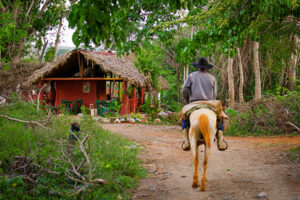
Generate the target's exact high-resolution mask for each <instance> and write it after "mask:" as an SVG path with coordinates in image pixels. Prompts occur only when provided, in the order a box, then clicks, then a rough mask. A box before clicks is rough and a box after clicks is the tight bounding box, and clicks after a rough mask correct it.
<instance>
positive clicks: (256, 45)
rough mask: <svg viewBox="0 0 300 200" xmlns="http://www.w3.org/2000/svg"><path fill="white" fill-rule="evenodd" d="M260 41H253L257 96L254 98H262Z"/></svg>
mask: <svg viewBox="0 0 300 200" xmlns="http://www.w3.org/2000/svg"><path fill="white" fill-rule="evenodd" d="M258 49H259V43H258V42H254V43H253V68H254V73H255V96H254V99H255V100H258V99H261V81H260V65H259V53H258Z"/></svg>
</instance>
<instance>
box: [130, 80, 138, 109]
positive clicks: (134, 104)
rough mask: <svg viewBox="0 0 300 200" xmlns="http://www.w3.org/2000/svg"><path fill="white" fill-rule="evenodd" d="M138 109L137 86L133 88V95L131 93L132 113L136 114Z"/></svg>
mask: <svg viewBox="0 0 300 200" xmlns="http://www.w3.org/2000/svg"><path fill="white" fill-rule="evenodd" d="M136 107H137V98H136V86H135V85H133V86H132V93H131V110H130V111H131V112H133V113H135V112H136Z"/></svg>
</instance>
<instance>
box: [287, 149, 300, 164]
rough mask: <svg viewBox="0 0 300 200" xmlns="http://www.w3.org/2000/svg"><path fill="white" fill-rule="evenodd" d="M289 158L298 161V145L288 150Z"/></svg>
mask: <svg viewBox="0 0 300 200" xmlns="http://www.w3.org/2000/svg"><path fill="white" fill-rule="evenodd" d="M289 158H290V159H291V160H293V161H297V162H300V145H299V146H297V147H295V148H291V149H290V150H289Z"/></svg>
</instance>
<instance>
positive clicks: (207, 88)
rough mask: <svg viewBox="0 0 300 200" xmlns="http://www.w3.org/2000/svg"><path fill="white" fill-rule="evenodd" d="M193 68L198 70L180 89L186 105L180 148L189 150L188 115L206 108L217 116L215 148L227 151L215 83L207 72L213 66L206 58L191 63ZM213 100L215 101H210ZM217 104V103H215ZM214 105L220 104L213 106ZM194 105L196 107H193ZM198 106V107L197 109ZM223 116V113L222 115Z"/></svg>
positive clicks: (214, 79)
mask: <svg viewBox="0 0 300 200" xmlns="http://www.w3.org/2000/svg"><path fill="white" fill-rule="evenodd" d="M192 65H193V66H194V67H196V68H197V69H198V70H197V71H195V72H193V73H191V74H189V76H188V78H187V80H186V82H185V83H184V85H183V87H182V94H183V98H184V101H185V103H186V104H188V105H186V106H185V107H184V108H183V114H184V115H185V119H183V120H182V130H183V131H182V132H183V135H184V143H183V145H182V148H183V150H184V151H188V150H190V142H189V137H188V134H189V131H188V129H189V118H188V113H189V114H190V113H191V112H193V111H194V110H195V109H197V108H201V106H207V107H209V108H210V109H212V110H214V111H215V112H216V114H217V115H218V120H219V124H218V131H217V147H218V149H219V150H220V151H224V150H226V149H227V143H226V142H225V141H224V139H223V133H224V123H223V117H224V116H222V109H219V111H218V107H219V108H222V103H221V101H216V98H217V81H216V78H215V77H214V76H212V75H211V74H209V73H208V72H207V71H208V69H211V68H212V67H213V65H211V64H209V63H208V61H207V59H206V58H201V59H200V60H199V62H196V63H192ZM212 100H215V101H212ZM215 102H217V103H215ZM214 104H220V105H217V106H215V105H214ZM195 105H196V106H195ZM199 106H200V107H199ZM223 115H224V113H223Z"/></svg>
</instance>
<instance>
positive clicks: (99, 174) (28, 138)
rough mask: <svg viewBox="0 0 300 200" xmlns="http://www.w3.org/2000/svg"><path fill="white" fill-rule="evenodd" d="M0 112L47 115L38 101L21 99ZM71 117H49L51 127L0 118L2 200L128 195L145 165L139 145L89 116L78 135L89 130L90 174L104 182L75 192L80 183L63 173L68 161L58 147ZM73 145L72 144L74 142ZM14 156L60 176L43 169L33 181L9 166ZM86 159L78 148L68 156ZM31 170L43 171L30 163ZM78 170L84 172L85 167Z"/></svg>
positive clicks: (33, 118) (41, 117) (27, 116)
mask: <svg viewBox="0 0 300 200" xmlns="http://www.w3.org/2000/svg"><path fill="white" fill-rule="evenodd" d="M0 114H3V115H7V116H10V117H13V118H18V119H23V120H31V121H39V120H44V119H45V118H46V113H45V111H44V110H40V111H37V110H36V105H34V104H30V103H25V102H23V101H18V100H16V101H12V102H11V103H10V104H7V105H6V106H2V107H1V110H0ZM71 122H74V120H73V119H72V117H70V116H62V117H60V118H53V119H52V120H51V121H50V126H49V128H50V129H49V130H46V129H42V128H40V127H38V126H36V125H30V124H25V123H20V122H16V121H11V120H8V119H5V118H2V117H0V135H1V137H0V143H1V144H2V145H1V146H0V160H1V165H0V199H75V198H78V199H117V197H118V195H121V196H122V197H123V198H124V199H129V198H130V195H129V193H128V189H132V188H134V187H136V186H137V183H138V179H139V178H141V177H143V176H145V170H144V169H143V168H142V166H141V165H140V161H139V160H138V159H137V154H138V152H139V150H140V148H139V147H138V146H137V145H134V144H133V143H132V142H130V141H128V140H126V139H124V138H122V137H121V136H119V135H115V134H112V133H110V132H109V131H106V130H104V129H102V128H101V127H100V126H99V125H98V124H97V123H96V122H95V121H94V120H93V119H92V118H91V117H90V116H88V115H85V116H84V117H83V118H82V119H81V120H80V128H81V131H82V133H81V134H80V135H79V137H80V139H83V137H84V136H85V135H86V134H88V135H89V140H88V143H89V148H88V149H90V153H89V157H90V160H91V163H92V165H93V166H94V168H93V172H92V173H93V178H103V179H105V180H107V182H108V183H107V184H105V185H103V186H95V187H91V188H89V189H88V190H87V191H84V192H82V193H81V194H80V195H79V196H77V197H75V195H74V192H75V191H74V190H78V189H79V188H80V187H82V186H83V185H82V184H80V183H79V184H78V185H77V186H76V187H75V182H73V181H71V180H70V179H68V178H66V175H65V170H66V168H69V167H70V166H69V164H68V163H67V162H66V161H65V160H63V159H61V158H62V153H61V150H62V148H63V146H62V145H61V143H64V142H65V141H66V140H67V138H68V135H69V134H70V132H69V129H70V124H71ZM75 144H76V143H75ZM15 156H26V157H27V158H33V162H34V163H36V164H38V165H40V166H42V167H44V168H46V169H49V170H51V171H55V172H58V173H59V175H52V174H48V173H46V172H42V174H43V175H42V176H39V177H38V178H37V183H36V184H31V183H30V182H27V181H24V180H23V179H22V178H21V176H20V175H21V174H22V172H23V171H22V170H21V171H19V170H17V171H15V172H14V173H13V174H10V176H5V175H6V174H9V173H10V171H11V169H12V168H11V167H12V163H13V162H14V158H15ZM83 158H84V156H83V154H82V153H81V152H80V151H79V149H77V150H75V151H74V152H73V156H72V157H70V159H72V162H73V163H74V165H76V166H78V165H79V163H80V162H81V160H82V159H83ZM31 172H32V173H41V171H39V168H35V167H34V168H32V169H31ZM80 173H81V174H82V175H83V176H85V177H88V175H87V174H88V170H87V166H86V165H84V166H83V167H82V169H81V170H80Z"/></svg>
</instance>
